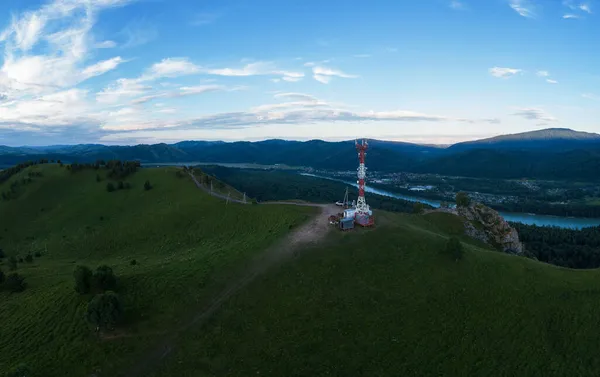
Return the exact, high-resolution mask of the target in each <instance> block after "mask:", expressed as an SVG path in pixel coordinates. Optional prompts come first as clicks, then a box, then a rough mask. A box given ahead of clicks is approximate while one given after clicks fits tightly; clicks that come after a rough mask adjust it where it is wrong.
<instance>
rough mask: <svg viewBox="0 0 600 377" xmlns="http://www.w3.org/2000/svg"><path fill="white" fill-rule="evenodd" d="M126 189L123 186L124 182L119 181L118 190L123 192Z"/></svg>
mask: <svg viewBox="0 0 600 377" xmlns="http://www.w3.org/2000/svg"><path fill="white" fill-rule="evenodd" d="M124 188H125V185H124V184H123V181H119V183H118V184H117V189H119V190H123V189H124Z"/></svg>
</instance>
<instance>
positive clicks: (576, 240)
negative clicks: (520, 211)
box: [511, 223, 600, 268]
mask: <svg viewBox="0 0 600 377" xmlns="http://www.w3.org/2000/svg"><path fill="white" fill-rule="evenodd" d="M511 225H512V226H513V227H514V228H515V229H516V230H517V232H518V233H519V239H520V240H521V242H523V243H524V244H525V248H526V251H527V254H529V256H531V257H535V258H536V259H537V260H539V261H542V262H546V263H550V264H554V265H557V266H562V267H569V268H598V267H600V227H591V228H584V229H581V230H576V229H565V228H558V227H548V226H542V227H540V226H536V225H525V224H521V223H511Z"/></svg>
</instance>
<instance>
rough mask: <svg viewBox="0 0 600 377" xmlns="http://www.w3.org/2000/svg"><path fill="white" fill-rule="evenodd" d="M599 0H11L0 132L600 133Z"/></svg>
mask: <svg viewBox="0 0 600 377" xmlns="http://www.w3.org/2000/svg"><path fill="white" fill-rule="evenodd" d="M599 12H600V1H598V0H587V1H586V0H584V1H577V0H573V1H561V0H460V1H458V0H455V1H452V0H419V1H414V0H396V1H390V0H371V1H368V2H366V1H347V0H346V1H338V0H326V1H324V0H319V1H315V0H286V1H281V0H269V1H264V0H222V1H216V0H213V1H211V0H203V1H197V0H168V1H167V0H44V1H32V0H3V1H2V2H1V3H0V49H1V50H2V54H1V55H0V145H47V144H65V143H66V144H75V143H105V144H137V143H156V142H176V141H179V140H186V139H207V140H262V139H268V138H284V139H298V140H308V139H316V138H319V139H326V140H340V139H351V138H356V137H370V138H381V139H390V140H403V141H409V142H417V143H451V142H456V141H462V140H469V139H474V138H481V137H488V136H493V135H498V134H503V133H514V132H521V131H529V130H535V129H541V128H549V127H567V128H573V129H576V130H581V131H589V132H600V18H599V15H598V13H599Z"/></svg>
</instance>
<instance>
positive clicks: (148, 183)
mask: <svg viewBox="0 0 600 377" xmlns="http://www.w3.org/2000/svg"><path fill="white" fill-rule="evenodd" d="M151 188H152V185H151V184H150V181H146V182H144V190H146V191H148V190H150V189H151Z"/></svg>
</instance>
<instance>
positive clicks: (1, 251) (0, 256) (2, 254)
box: [0, 247, 6, 259]
mask: <svg viewBox="0 0 600 377" xmlns="http://www.w3.org/2000/svg"><path fill="white" fill-rule="evenodd" d="M5 256H6V255H5V254H4V250H2V248H1V247H0V259H2V258H4V257H5Z"/></svg>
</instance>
